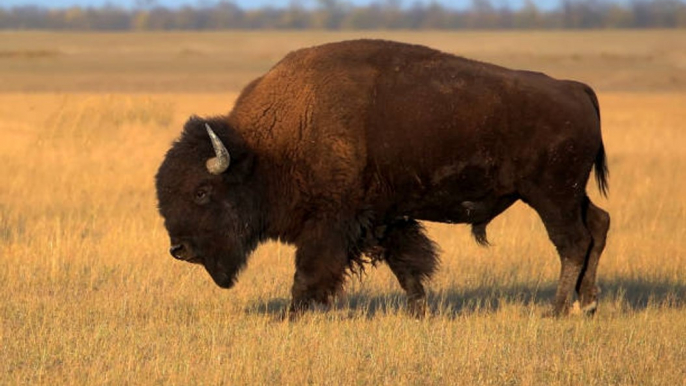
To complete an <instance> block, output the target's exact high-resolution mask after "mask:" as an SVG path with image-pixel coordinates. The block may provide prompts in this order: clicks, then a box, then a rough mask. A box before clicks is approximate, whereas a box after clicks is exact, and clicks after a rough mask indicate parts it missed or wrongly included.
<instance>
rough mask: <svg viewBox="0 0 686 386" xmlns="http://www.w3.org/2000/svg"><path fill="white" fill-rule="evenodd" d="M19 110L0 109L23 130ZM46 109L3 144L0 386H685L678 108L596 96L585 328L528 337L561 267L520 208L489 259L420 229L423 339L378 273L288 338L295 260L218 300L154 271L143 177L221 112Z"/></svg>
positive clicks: (108, 103)
mask: <svg viewBox="0 0 686 386" xmlns="http://www.w3.org/2000/svg"><path fill="white" fill-rule="evenodd" d="M25 98H26V97H25V96H23V95H20V96H18V95H2V96H0V99H2V102H4V103H6V104H12V103H16V104H17V106H16V107H17V108H16V114H24V113H25V112H23V111H22V105H21V104H22V103H23V102H24V101H25V100H26V99H25ZM36 98H39V99H40V98H49V97H47V96H45V95H43V96H37V97H36ZM52 98H56V99H58V100H57V101H55V102H54V103H52V104H49V103H48V104H46V106H52V107H50V108H48V107H46V108H45V110H41V111H34V114H39V115H40V116H42V117H43V123H42V124H40V125H32V126H31V127H24V128H18V129H17V128H16V127H7V126H6V125H4V126H1V127H2V130H3V131H2V132H3V141H2V145H0V146H1V147H2V153H1V154H2V156H1V157H2V165H3V167H2V169H1V173H2V174H1V175H0V179H1V180H2V181H3V188H2V190H1V191H0V204H1V205H0V216H1V217H0V255H1V256H2V262H3V264H2V265H0V299H1V300H0V314H1V315H2V323H1V324H0V325H1V327H2V329H1V330H0V346H1V347H2V350H1V351H0V374H2V375H0V380H2V382H1V383H10V384H17V383H31V384H34V383H38V384H52V383H60V384H64V383H76V384H109V383H112V384H122V383H132V384H150V383H164V384H188V383H191V384H196V383H197V384H265V383H284V384H302V383H309V384H339V383H356V384H397V383H400V384H448V383H449V384H581V383H587V384H683V380H684V379H686V378H685V377H686V372H685V371H684V367H683V363H685V360H686V344H685V343H684V341H683V332H684V331H686V317H685V316H686V314H685V311H684V296H685V295H686V279H685V278H686V257H685V256H684V253H683V240H684V239H686V231H685V230H684V229H685V228H684V226H683V223H684V220H685V219H686V210H685V209H686V203H685V202H684V199H683V197H684V196H685V194H684V193H686V185H685V184H684V180H683V179H682V178H679V176H680V172H679V170H681V168H683V166H684V158H685V157H686V155H685V154H684V153H683V151H682V150H681V144H684V143H686V141H685V139H686V138H685V132H684V127H683V122H684V121H686V120H685V119H686V111H684V110H683V109H682V106H684V105H686V97H684V96H683V95H679V94H673V95H637V94H635V95H631V94H628V95H620V94H610V95H601V103H602V106H603V116H604V122H603V123H604V128H603V130H604V135H605V142H606V146H607V150H608V153H609V154H610V160H609V161H610V167H611V173H612V174H611V189H612V190H611V195H610V199H609V200H602V199H598V198H596V202H597V203H598V204H600V205H601V206H604V207H606V208H607V209H608V210H609V211H610V212H611V213H612V216H613V227H612V231H611V234H610V239H609V240H610V241H609V245H608V248H607V251H606V253H605V255H604V257H603V260H602V261H601V265H600V271H599V272H600V273H599V282H600V285H601V287H603V289H604V292H603V294H602V299H601V304H600V311H599V315H598V316H597V317H596V318H595V319H593V320H586V319H583V318H580V317H570V318H567V319H562V320H549V319H543V318H541V314H542V313H543V311H544V309H545V307H546V306H547V304H548V302H549V301H550V299H551V297H552V295H553V290H554V286H555V282H556V275H557V272H558V269H559V262H558V261H557V257H556V255H555V252H554V249H553V247H552V245H550V243H549V242H548V240H547V237H546V235H545V232H544V230H543V228H542V226H541V223H540V220H538V218H537V217H536V216H535V214H534V213H533V211H531V210H530V209H529V208H527V207H525V206H524V205H516V206H515V207H514V208H512V209H511V210H510V211H508V212H506V213H505V214H504V215H503V216H501V217H499V218H497V219H496V220H495V221H494V222H493V224H492V225H491V227H490V229H489V230H490V234H491V236H490V238H491V239H492V241H493V242H494V244H495V245H494V246H493V247H491V248H488V249H483V248H480V247H477V246H475V245H474V243H473V241H472V240H471V239H470V236H469V234H468V233H469V232H468V230H467V229H466V227H461V226H441V225H431V226H430V232H431V235H432V237H433V238H434V239H435V240H436V241H438V243H439V244H440V246H441V248H442V250H443V253H442V260H443V264H442V268H441V270H440V272H439V274H438V275H437V277H436V278H435V280H434V281H433V282H432V284H431V287H430V289H431V296H430V305H431V308H432V315H431V316H430V317H429V318H428V319H427V320H424V321H416V320H413V319H411V318H408V317H407V316H406V315H405V314H404V311H403V307H404V304H403V302H404V300H403V297H402V295H401V291H400V289H399V286H398V285H397V283H396V282H395V279H394V278H393V276H392V275H391V274H390V272H389V270H388V269H387V268H386V267H379V268H378V269H371V268H370V269H369V270H368V271H367V272H368V273H367V274H366V275H364V276H363V277H362V278H361V280H358V279H352V280H351V281H350V282H349V284H348V286H347V293H346V294H345V295H344V296H342V297H341V298H340V299H339V301H338V304H337V306H336V307H335V309H333V310H331V311H330V312H313V313H312V314H308V315H306V316H305V317H304V318H303V319H302V320H301V321H299V322H297V323H286V322H281V321H280V319H279V315H280V312H281V310H282V309H283V308H284V307H286V305H287V301H288V293H289V286H290V282H291V278H292V272H293V267H292V265H293V264H292V252H293V250H292V248H290V247H288V246H284V245H279V244H269V245H266V246H263V247H262V248H260V249H259V250H258V251H257V252H256V254H255V255H254V256H253V257H252V258H251V262H250V265H249V268H248V269H247V270H246V272H245V273H244V274H243V275H242V276H241V279H240V282H239V284H238V286H237V287H236V288H235V289H233V290H230V291H223V290H220V289H218V288H216V287H215V286H214V284H212V282H211V279H209V277H208V275H207V274H206V273H205V272H204V270H203V269H201V268H197V267H193V266H189V265H187V264H183V263H180V262H177V261H174V260H173V259H171V258H170V257H168V256H167V254H166V248H167V239H166V234H165V232H164V229H163V228H162V226H161V221H160V219H159V217H158V215H157V213H156V210H155V205H156V203H155V199H154V190H153V180H152V177H153V175H154V173H155V170H156V168H157V166H158V164H159V162H160V161H161V159H162V156H163V154H164V151H165V150H166V148H167V147H168V145H169V143H170V141H171V140H172V138H174V137H175V136H176V135H177V133H178V131H179V128H180V126H181V124H182V119H183V116H185V115H187V114H186V112H187V111H200V112H202V111H212V109H214V112H218V111H222V110H221V106H225V105H226V104H227V103H230V97H227V99H228V100H220V99H221V98H219V97H215V102H214V105H211V104H209V105H208V103H207V100H208V97H206V98H204V99H203V98H199V99H198V101H197V102H195V103H196V104H193V103H192V102H190V103H189V101H188V100H187V98H185V97H183V96H178V97H177V96H174V95H159V96H149V97H143V96H128V95H110V96H97V95H96V96H93V95H81V96H69V97H66V98H65V97H59V96H54V97H52ZM177 99H178V100H183V101H184V107H183V108H182V107H179V104H177V103H175V102H174V101H175V100H177ZM210 99H211V98H210ZM182 109H185V110H182ZM14 118H16V119H8V120H7V122H16V121H19V120H21V116H16V117H14ZM31 119H36V118H35V117H34V118H28V117H27V120H28V121H30V120H31ZM594 189H595V188H594V187H590V189H589V190H590V191H591V192H592V194H593V195H594V197H597V194H595V190H594Z"/></svg>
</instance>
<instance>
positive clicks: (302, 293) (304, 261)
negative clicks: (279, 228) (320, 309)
mask: <svg viewBox="0 0 686 386" xmlns="http://www.w3.org/2000/svg"><path fill="white" fill-rule="evenodd" d="M339 238H340V234H336V235H332V236H329V237H327V236H322V235H321V233H319V234H318V235H317V237H311V238H310V237H307V238H304V239H305V240H304V241H302V242H300V243H299V244H298V249H297V251H296V254H295V269H296V271H295V276H294V280H293V288H292V291H291V293H292V296H293V300H292V302H291V307H290V312H291V313H292V314H293V315H297V314H298V313H301V312H302V311H305V310H307V309H309V308H310V307H311V306H313V305H315V304H321V305H325V306H329V305H330V304H331V301H332V298H333V295H335V294H336V292H337V291H338V290H339V289H340V288H341V287H342V285H343V282H344V278H345V270H346V268H347V256H348V252H347V248H346V247H345V244H344V243H343V242H341V241H340V240H338V239H339Z"/></svg>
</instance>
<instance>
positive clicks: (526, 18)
mask: <svg viewBox="0 0 686 386" xmlns="http://www.w3.org/2000/svg"><path fill="white" fill-rule="evenodd" d="M502 3H503V2H501V1H497V2H496V4H502ZM138 4H139V5H140V6H139V7H137V8H135V9H127V8H121V7H116V6H112V5H108V6H104V7H100V8H91V7H87V8H82V7H72V8H66V9H47V8H41V7H36V6H23V7H14V8H0V29H54V30H103V31H125V30H155V31H156V30H221V29H295V30H299V29H329V30H366V29H562V28H576V29H585V28H684V27H686V3H685V2H684V1H682V0H633V1H631V2H630V3H617V2H613V1H607V0H580V1H573V0H562V1H561V3H560V4H559V5H558V6H557V7H556V8H555V9H552V10H543V9H540V8H539V7H537V6H536V5H535V4H534V3H533V2H532V1H526V2H525V4H524V5H523V6H522V7H520V8H517V9H512V8H508V7H506V6H501V5H497V6H496V5H494V3H492V2H491V1H490V0H473V1H472V5H471V7H469V8H468V9H461V10H457V9H452V8H447V7H444V6H442V5H440V4H438V3H432V4H429V5H426V4H422V3H415V5H413V6H411V7H409V8H406V7H401V6H400V5H399V4H400V3H399V2H398V1H397V0H385V1H383V2H376V3H372V4H371V5H368V6H353V5H351V4H349V3H347V2H345V1H339V0H319V1H318V2H317V4H318V5H317V6H316V7H304V6H302V5H300V3H299V2H298V1H293V2H292V3H291V5H290V6H289V7H286V8H274V7H265V8H261V9H243V8H241V7H239V6H237V5H236V4H235V3H233V2H228V1H221V2H219V3H216V4H212V5H206V4H207V3H200V4H205V5H198V6H186V7H182V8H166V7H162V6H157V5H155V2H154V0H140V1H139V3H138Z"/></svg>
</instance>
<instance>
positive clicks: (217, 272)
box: [205, 261, 240, 289]
mask: <svg viewBox="0 0 686 386" xmlns="http://www.w3.org/2000/svg"><path fill="white" fill-rule="evenodd" d="M208 263H209V264H208ZM205 269H206V270H207V272H208V273H209V274H210V277H212V280H214V282H215V283H216V284H217V285H218V286H219V287H221V288H225V289H229V288H231V287H233V285H234V284H235V283H236V277H237V276H238V271H239V270H240V269H227V268H225V267H224V266H223V265H222V264H221V262H219V261H217V262H215V264H212V262H205Z"/></svg>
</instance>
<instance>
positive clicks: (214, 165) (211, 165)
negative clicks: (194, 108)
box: [205, 123, 231, 174]
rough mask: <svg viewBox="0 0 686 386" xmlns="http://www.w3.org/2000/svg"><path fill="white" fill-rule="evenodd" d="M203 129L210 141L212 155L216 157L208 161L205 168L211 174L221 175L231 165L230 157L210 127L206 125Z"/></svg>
mask: <svg viewBox="0 0 686 386" xmlns="http://www.w3.org/2000/svg"><path fill="white" fill-rule="evenodd" d="M205 129H207V134H208V135H209V136H210V140H211V141H212V147H213V148H214V153H215V154H216V155H217V156H216V157H212V158H210V159H208V160H207V162H206V163H205V166H206V167H207V171H208V172H210V173H212V174H222V173H224V172H225V171H226V169H228V168H229V164H231V155H230V154H229V151H228V150H226V147H225V146H224V144H223V143H222V140H221V139H219V137H217V134H215V133H214V131H212V128H211V127H210V125H208V124H207V123H206V124H205Z"/></svg>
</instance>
